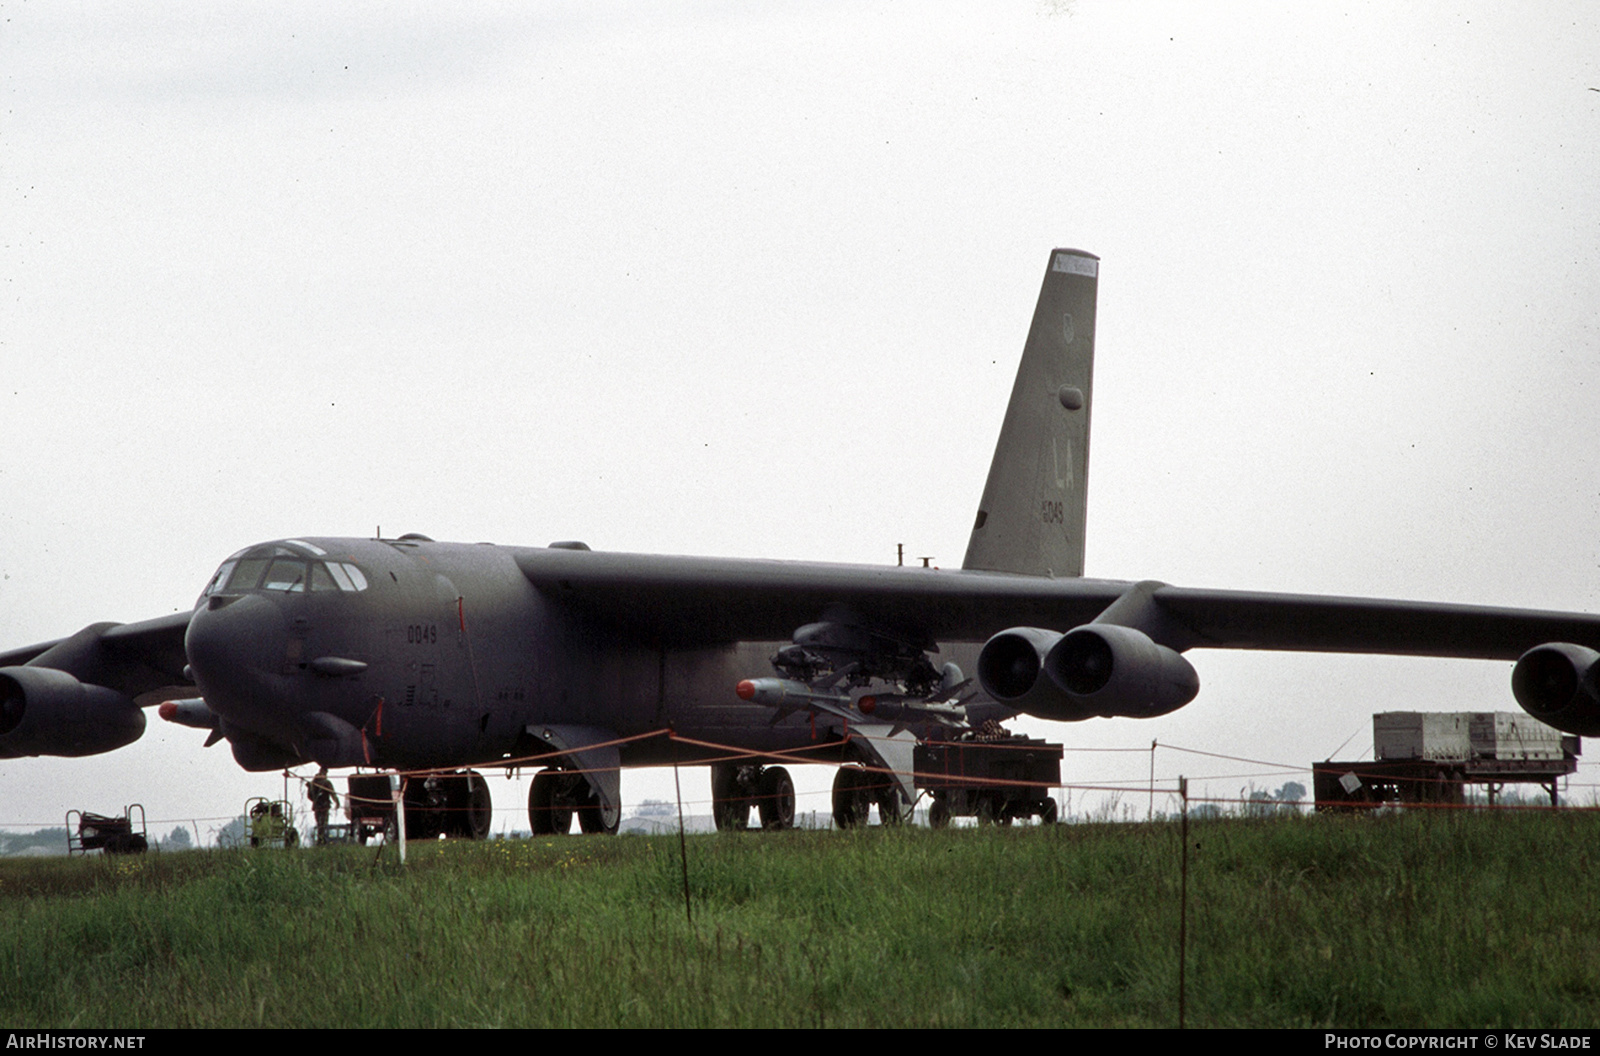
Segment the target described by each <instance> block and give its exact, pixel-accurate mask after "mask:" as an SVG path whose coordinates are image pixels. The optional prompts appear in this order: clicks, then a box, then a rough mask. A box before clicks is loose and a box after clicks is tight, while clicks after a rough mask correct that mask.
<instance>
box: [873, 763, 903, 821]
mask: <svg viewBox="0 0 1600 1056" xmlns="http://www.w3.org/2000/svg"><path fill="white" fill-rule="evenodd" d="M873 777H874V778H875V779H881V780H882V781H883V782H885V783H884V784H881V785H879V786H878V788H877V789H876V793H877V794H876V795H874V796H873V802H874V803H876V804H878V824H879V825H899V824H900V823H901V822H903V821H905V820H906V797H905V793H904V792H901V791H900V782H899V781H898V780H896V778H895V776H894V775H893V774H874V775H873Z"/></svg>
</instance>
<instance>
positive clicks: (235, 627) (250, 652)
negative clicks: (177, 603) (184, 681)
mask: <svg viewBox="0 0 1600 1056" xmlns="http://www.w3.org/2000/svg"><path fill="white" fill-rule="evenodd" d="M287 644H288V623H287V620H286V618H285V616H284V614H283V612H282V611H280V609H279V608H278V606H277V605H276V604H274V603H273V601H271V600H269V599H267V598H264V597H261V596H259V595H252V594H246V595H244V596H242V597H237V598H233V599H232V600H231V601H230V602H229V603H228V604H225V605H220V606H216V605H207V606H202V607H201V608H200V610H199V611H198V612H196V613H195V614H194V618H193V619H191V620H190V621H189V630H188V633H187V634H186V635H185V636H184V641H183V647H184V651H185V652H186V653H187V654H188V657H189V668H190V671H191V672H192V673H193V675H194V680H195V684H196V685H198V686H199V687H200V692H201V694H202V695H203V696H204V697H205V699H206V702H207V703H208V704H210V705H211V707H212V708H213V709H215V710H216V711H217V712H218V713H220V714H228V713H229V712H230V711H234V710H235V709H237V708H239V707H248V706H250V704H251V702H252V701H253V698H254V697H255V696H257V695H258V693H259V690H260V687H261V686H262V684H263V682H264V681H266V680H269V679H270V678H271V676H274V675H276V674H278V672H279V670H280V669H281V668H282V666H283V662H284V656H285V650H286V648H287Z"/></svg>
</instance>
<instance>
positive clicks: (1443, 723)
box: [1372, 711, 1559, 762]
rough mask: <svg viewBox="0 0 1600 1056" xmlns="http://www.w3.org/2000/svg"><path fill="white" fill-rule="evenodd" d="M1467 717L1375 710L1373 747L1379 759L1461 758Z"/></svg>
mask: <svg viewBox="0 0 1600 1056" xmlns="http://www.w3.org/2000/svg"><path fill="white" fill-rule="evenodd" d="M1469 719H1470V713H1469V712H1441V711H1384V712H1379V713H1378V714H1376V715H1374V716H1372V743H1373V748H1374V749H1375V751H1376V754H1377V756H1378V758H1379V759H1435V760H1440V761H1449V762H1454V761H1461V760H1465V759H1467V758H1468V757H1469V755H1470V753H1471V751H1472V742H1471V739H1470V737H1469V733H1468V727H1469V725H1470V722H1469ZM1557 747H1558V748H1559V745H1558V746H1557Z"/></svg>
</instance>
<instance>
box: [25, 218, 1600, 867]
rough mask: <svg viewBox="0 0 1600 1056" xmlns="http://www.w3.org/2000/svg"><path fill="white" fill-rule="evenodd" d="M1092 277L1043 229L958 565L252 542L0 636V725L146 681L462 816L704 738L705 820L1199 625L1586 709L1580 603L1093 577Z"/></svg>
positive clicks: (559, 547)
mask: <svg viewBox="0 0 1600 1056" xmlns="http://www.w3.org/2000/svg"><path fill="white" fill-rule="evenodd" d="M1098 276H1099V261H1098V259H1097V258H1096V257H1094V256H1092V255H1091V254H1088V253H1083V252H1079V251H1076V250H1070V249H1060V250H1056V251H1054V252H1053V253H1052V254H1051V255H1050V261H1049V264H1048V266H1047V268H1046V271H1045V277H1044V286H1043V289H1042V291H1041V292H1040V295H1039V302H1038V307H1037V309H1036V310H1035V313H1034V317H1033V324H1032V327H1031V329H1030V331H1029V333H1028V339H1027V343H1026V345H1025V346H1024V349H1023V355H1022V364H1021V366H1020V368H1019V369H1018V372H1017V379H1016V383H1015V386H1014V388H1013V389H1012V393H1011V402H1010V405H1009V407H1008V409H1007V411H1006V417H1005V421H1004V423H1003V425H1002V427H1001V431H1000V440H999V444H998V447H997V448H996V451H995V455H994V462H993V465H992V466H991V468H990V471H989V479H988V483H987V485H986V486H985V488H984V492H983V499H982V501H981V502H980V504H979V507H978V513H977V519H976V523H975V524H974V525H973V529H972V536H971V541H970V543H969V545H968V549H967V554H966V559H965V561H964V562H963V564H962V567H961V569H960V570H959V571H944V570H936V569H921V568H899V567H867V566H849V565H828V564H808V563H799V562H780V561H750V560H737V561H736V560H715V559H706V558H685V557H654V556H641V555H636V554H612V553H599V552H594V551H591V550H590V549H589V548H588V547H587V546H585V545H583V544H581V543H575V542H565V543H554V544H552V545H551V546H548V547H542V548H540V547H512V546H495V545H489V544H476V545H463V544H457V543H439V542H434V541H433V540H431V539H428V538H425V537H423V536H420V535H405V536H401V537H400V538H398V539H326V538H310V537H308V538H303V539H286V540H282V541H279V542H271V543H263V544H261V545H259V546H252V547H249V548H247V549H244V550H241V551H239V552H238V553H237V554H234V555H233V556H232V557H230V558H228V559H227V560H226V561H224V562H223V563H222V566H221V567H220V568H219V569H218V570H217V573H216V575H215V576H214V577H213V578H212V580H211V582H210V583H208V584H207V585H206V587H205V589H204V590H203V591H202V593H201V595H200V598H199V600H198V602H197V603H196V605H195V608H194V611H193V612H192V613H182V614H177V615H173V616H167V617H162V618H159V619H154V620H147V621H144V622H142V623H131V624H120V625H119V624H109V623H102V624H95V625H93V626H90V627H86V628H84V629H83V630H81V631H79V632H78V633H77V634H74V635H72V636H70V637H67V638H62V639H59V640H57V641H53V642H46V643H43V644H39V645H34V646H30V647H27V648H22V649H12V650H10V651H8V652H4V653H0V756H10V757H16V756H29V755H62V756H81V755H90V754H94V753H97V752H106V751H110V750H112V749H114V748H118V747H121V746H122V745H125V744H128V743H130V742H132V741H133V740H135V739H137V738H138V737H139V736H140V734H141V733H143V731H144V725H145V718H144V713H143V711H142V708H143V707H145V706H149V705H152V704H160V714H161V715H162V717H163V718H166V719H169V720H171V721H174V722H178V723H182V724H184V725H187V726H194V727H199V728H203V729H206V730H209V731H210V736H209V737H208V739H207V741H206V743H207V745H211V744H214V743H216V742H217V741H218V740H226V741H228V742H229V744H230V745H231V746H232V749H233V755H234V758H235V759H236V760H237V761H238V763H239V765H240V766H242V767H244V768H245V769H247V770H274V769H278V768H280V767H288V766H294V765H296V764H302V763H318V764H321V765H324V766H328V767H380V768H399V769H404V770H412V771H415V770H427V771H438V772H440V773H441V775H442V776H441V777H440V778H437V779H436V783H435V788H436V789H437V788H439V787H443V788H444V789H445V793H446V796H445V798H447V799H448V800H450V801H451V802H452V803H455V804H458V805H460V806H461V807H462V808H463V809H462V810H461V811H460V812H459V815H457V816H458V817H459V819H460V820H459V821H456V822H454V823H451V824H452V825H453V831H457V832H461V833H462V834H467V835H480V836H481V835H483V834H484V833H485V832H486V831H487V829H488V824H489V804H488V786H487V783H486V782H485V781H484V780H483V779H482V778H481V777H480V776H478V775H477V774H476V773H474V772H472V771H470V770H465V771H463V770H462V768H466V767H473V766H505V765H519V763H520V761H523V760H527V759H529V758H541V759H542V760H543V765H545V766H546V767H547V768H546V769H544V770H542V771H541V772H540V773H539V774H537V775H536V777H535V779H534V781H533V785H532V790H531V794H530V797H529V814H530V820H531V821H532V824H533V827H534V831H536V832H552V831H558V830H563V831H564V830H565V829H566V828H568V827H569V826H570V823H571V817H572V815H573V814H574V813H576V814H577V816H578V820H579V821H580V823H581V826H582V828H583V829H584V830H585V831H590V832H594V831H608V830H614V829H615V828H616V825H617V821H618V817H619V807H620V795H619V780H618V772H619V768H620V767H625V766H649V765H661V764H668V763H672V762H675V761H676V762H684V763H688V762H696V763H709V764H711V765H712V766H713V781H712V784H713V790H714V800H715V806H714V810H715V813H716V816H717V818H718V821H719V824H724V825H725V826H728V825H737V826H739V827H743V825H744V824H745V823H746V821H747V819H748V817H749V810H750V804H751V803H752V802H754V801H755V800H756V799H757V798H758V797H759V798H760V802H761V804H762V807H761V814H762V818H763V821H764V822H765V823H767V824H769V825H774V826H782V825H785V824H788V823H789V822H790V821H791V820H792V817H793V809H794V808H793V804H794V793H793V784H792V782H791V781H790V780H789V777H788V774H787V772H786V771H785V770H784V769H783V767H781V766H770V765H769V766H762V765H760V764H759V762H758V763H755V764H752V762H751V761H752V760H765V761H766V762H773V761H784V760H788V761H804V762H819V763H823V762H825V763H835V764H839V763H852V762H853V763H863V764H866V765H867V766H869V767H872V768H873V769H875V770H878V771H879V772H884V773H889V774H893V775H895V777H896V781H895V782H892V783H890V784H889V785H888V787H887V792H886V793H884V794H880V796H879V798H878V803H879V807H880V814H882V815H884V816H886V817H888V816H892V815H897V814H898V813H899V811H900V810H901V809H902V807H903V804H904V803H905V802H906V797H908V796H910V795H911V794H912V785H911V771H912V765H911V758H912V748H913V746H914V745H915V743H916V742H917V739H918V738H919V737H925V736H929V735H934V734H937V735H940V736H950V735H951V734H952V733H953V732H957V731H961V730H965V729H969V728H971V727H975V726H978V725H980V724H982V723H983V722H984V721H985V720H987V719H991V718H1004V717H1007V716H1011V715H1016V714H1018V713H1027V714H1029V715H1034V716H1038V717H1041V718H1045V719H1054V720H1062V721H1076V720H1080V719H1087V718H1091V717H1095V716H1130V717H1140V718H1146V717H1152V716H1157V715H1163V714H1165V713H1167V712H1170V711H1172V710H1174V709H1176V708H1180V707H1182V706H1183V705H1185V704H1187V703H1188V702H1189V701H1191V700H1193V699H1194V697H1195V695H1196V694H1197V693H1198V692H1199V686H1200V684H1199V679H1198V677H1197V675H1196V673H1195V670H1194V668H1193V667H1192V666H1191V665H1190V663H1189V661H1188V660H1187V659H1186V658H1185V656H1184V654H1185V653H1186V652H1187V651H1189V650H1191V649H1196V648H1212V649H1282V650H1308V651H1323V652H1357V653H1393V654H1412V655H1421V656H1440V657H1471V658H1482V659H1507V660H1517V664H1516V667H1515V669H1514V672H1513V675H1512V688H1513V691H1514V693H1515V695H1516V697H1517V700H1518V701H1519V702H1520V703H1521V704H1522V705H1523V707H1524V708H1526V709H1527V710H1528V711H1529V712H1530V713H1532V714H1533V715H1534V716H1535V717H1537V718H1539V719H1541V720H1543V721H1545V722H1547V723H1550V724H1551V725H1553V726H1556V727H1558V728H1560V729H1562V730H1565V731H1567V732H1569V733H1577V734H1584V735H1594V734H1597V733H1600V652H1597V651H1596V650H1600V617H1597V616H1593V615H1587V614H1570V613H1553V612H1534V611H1525V610H1515V609H1495V608H1484V607H1479V606H1471V605H1442V604H1430V603H1421V602H1405V601H1383V600H1370V599H1358V598H1339V597H1318V596H1309V595H1291V594H1264V593H1253V592H1247V591H1225V590H1195V589H1185V588H1182V587H1173V586H1167V585H1164V584H1161V583H1155V582H1138V583H1129V582H1116V581H1110V580H1101V579H1087V578H1083V576H1082V572H1083V528H1084V496H1085V475H1086V470H1087V466H1088V449H1089V417H1090V411H1091V409H1092V407H1093V398H1092V385H1091V371H1092V365H1093V348H1094V333H1095V298H1096V289H1097V285H1098V281H1099V279H1098ZM980 646H981V648H980ZM1519 658H1520V659H1519ZM964 671H972V672H973V673H974V675H975V680H974V679H969V678H968V677H967V676H966V675H965V674H964ZM668 731H670V736H669V735H668ZM730 749H736V750H738V751H739V752H741V753H743V755H742V757H741V758H738V759H736V760H734V761H730V759H732V758H733V757H730V756H729V755H728V754H727V753H728V752H729V751H730ZM862 772H863V771H861V770H860V769H859V768H857V767H854V766H844V767H841V768H840V771H839V774H838V776H837V777H836V779H835V792H836V795H835V802H836V814H839V812H840V811H839V807H838V806H837V804H839V803H844V804H846V809H845V810H844V812H843V816H842V817H841V818H840V820H842V821H850V820H859V819H860V818H861V817H862V816H864V813H865V811H864V810H862V811H860V812H858V813H851V810H850V809H848V804H850V803H851V802H852V800H851V797H850V795H849V794H846V795H844V796H842V797H841V796H840V795H839V793H840V791H841V789H842V790H843V791H844V792H845V793H849V792H850V790H851V788H852V787H853V786H852V782H854V783H855V785H856V786H859V784H860V781H861V778H860V777H859V776H857V775H860V774H861V773H862ZM441 782H442V784H441ZM855 802H859V800H857V801H855ZM447 827H451V826H447Z"/></svg>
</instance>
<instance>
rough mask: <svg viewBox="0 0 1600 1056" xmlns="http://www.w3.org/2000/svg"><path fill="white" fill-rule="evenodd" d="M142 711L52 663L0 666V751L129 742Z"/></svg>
mask: <svg viewBox="0 0 1600 1056" xmlns="http://www.w3.org/2000/svg"><path fill="white" fill-rule="evenodd" d="M143 733H144V712H143V711H140V710H139V706H138V705H137V704H135V703H134V702H133V701H132V699H130V698H128V697H125V696H123V695H122V694H121V693H118V692H117V691H116V690H114V689H107V688H106V687H105V686H95V685H90V684H88V683H84V682H79V681H78V680H77V679H76V678H73V677H72V676H71V675H69V674H67V673H66V672H65V671H57V670H56V669H55V668H53V667H0V756H6V757H11V758H15V757H18V756H24V755H63V756H80V755H96V754H98V753H100V752H109V751H111V750H112V749H113V748H121V747H122V746H123V745H125V744H132V743H133V742H134V741H137V740H138V739H139V738H140V736H141V735H143Z"/></svg>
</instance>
